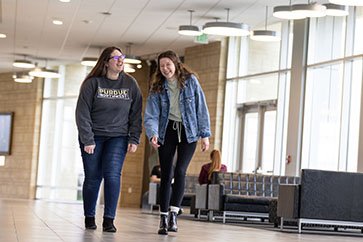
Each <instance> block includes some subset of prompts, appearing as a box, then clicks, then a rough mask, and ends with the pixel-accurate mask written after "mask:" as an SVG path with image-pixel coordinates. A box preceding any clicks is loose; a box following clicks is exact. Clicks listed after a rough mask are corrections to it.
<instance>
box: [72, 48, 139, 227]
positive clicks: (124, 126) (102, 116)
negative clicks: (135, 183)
mask: <svg viewBox="0 0 363 242" xmlns="http://www.w3.org/2000/svg"><path fill="white" fill-rule="evenodd" d="M124 58H125V55H124V54H123V53H122V51H121V49H120V48H117V47H108V48H106V49H104V50H103V52H102V54H101V56H100V57H99V58H98V61H97V64H96V66H95V67H94V68H93V69H92V70H91V72H90V74H88V76H87V77H86V78H85V80H84V81H83V83H82V86H81V90H80V94H79V97H78V102H77V108H76V123H77V127H78V132H79V144H80V148H81V154H82V160H83V168H84V174H85V179H84V183H83V189H82V193H83V208H84V216H85V227H86V229H96V228H97V226H96V223H95V212H96V211H95V210H96V202H97V197H98V191H99V188H100V184H101V181H102V179H103V180H104V199H105V207H104V214H103V224H102V226H103V231H105V232H116V227H115V226H114V224H113V220H114V218H115V213H116V207H117V202H118V198H119V193H120V186H121V182H120V178H121V170H122V165H123V162H124V159H125V156H126V153H127V152H135V151H136V149H137V145H138V144H139V139H140V135H141V132H142V117H141V112H142V95H141V91H140V88H139V86H138V84H137V82H136V80H135V79H134V78H133V77H132V76H130V75H128V74H126V73H125V72H123V68H124V62H123V60H124Z"/></svg>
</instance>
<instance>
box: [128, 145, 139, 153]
mask: <svg viewBox="0 0 363 242" xmlns="http://www.w3.org/2000/svg"><path fill="white" fill-rule="evenodd" d="M136 149H137V145H135V144H129V146H128V147H127V152H130V153H134V152H135V151H136Z"/></svg>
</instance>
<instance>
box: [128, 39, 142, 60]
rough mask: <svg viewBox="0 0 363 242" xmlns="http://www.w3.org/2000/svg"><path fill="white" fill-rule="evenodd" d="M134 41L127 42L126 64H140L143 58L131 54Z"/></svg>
mask: <svg viewBox="0 0 363 242" xmlns="http://www.w3.org/2000/svg"><path fill="white" fill-rule="evenodd" d="M131 46H132V43H127V45H126V57H125V59H124V63H126V64H140V63H141V59H140V57H138V56H134V55H130V53H131Z"/></svg>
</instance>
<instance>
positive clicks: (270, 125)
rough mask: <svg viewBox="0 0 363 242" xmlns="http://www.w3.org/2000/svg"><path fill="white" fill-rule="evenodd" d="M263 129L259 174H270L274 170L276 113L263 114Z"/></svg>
mask: <svg viewBox="0 0 363 242" xmlns="http://www.w3.org/2000/svg"><path fill="white" fill-rule="evenodd" d="M263 129H264V130H263V149H262V162H261V172H262V173H265V174H266V173H271V174H272V172H273V168H274V167H273V165H274V152H275V130H276V111H267V112H265V119H264V127H263Z"/></svg>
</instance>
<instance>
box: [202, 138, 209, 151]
mask: <svg viewBox="0 0 363 242" xmlns="http://www.w3.org/2000/svg"><path fill="white" fill-rule="evenodd" d="M208 148H209V139H208V137H205V138H202V152H205V151H207V150H208Z"/></svg>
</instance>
